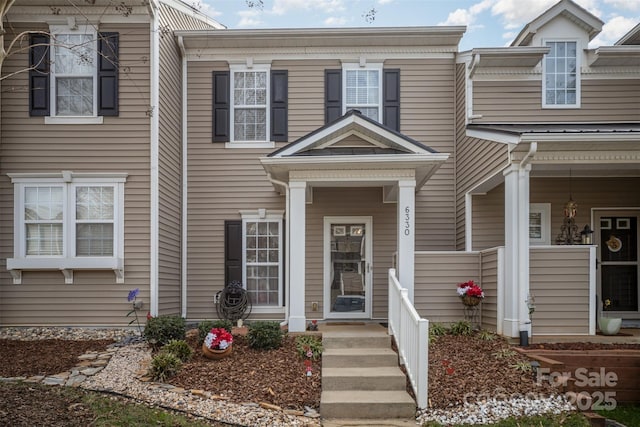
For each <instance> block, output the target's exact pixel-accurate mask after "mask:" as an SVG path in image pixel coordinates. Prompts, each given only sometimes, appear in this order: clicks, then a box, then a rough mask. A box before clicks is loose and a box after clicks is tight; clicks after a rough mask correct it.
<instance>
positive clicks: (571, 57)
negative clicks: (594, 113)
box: [542, 41, 580, 108]
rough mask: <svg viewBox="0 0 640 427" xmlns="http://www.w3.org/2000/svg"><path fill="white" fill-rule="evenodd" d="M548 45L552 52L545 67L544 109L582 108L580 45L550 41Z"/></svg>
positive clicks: (543, 86)
mask: <svg viewBox="0 0 640 427" xmlns="http://www.w3.org/2000/svg"><path fill="white" fill-rule="evenodd" d="M546 45H547V46H548V47H549V49H550V50H549V53H548V54H547V55H546V56H545V59H544V65H543V83H542V105H543V107H547V108H577V107H580V73H579V72H578V70H579V58H578V54H577V53H578V43H577V42H575V41H548V42H547V43H546Z"/></svg>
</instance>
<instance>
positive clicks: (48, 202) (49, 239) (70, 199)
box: [7, 171, 126, 282]
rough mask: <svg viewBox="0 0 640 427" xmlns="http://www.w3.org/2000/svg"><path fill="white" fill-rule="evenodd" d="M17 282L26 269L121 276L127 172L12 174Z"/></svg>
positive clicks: (69, 278) (69, 274)
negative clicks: (105, 271) (106, 271)
mask: <svg viewBox="0 0 640 427" xmlns="http://www.w3.org/2000/svg"><path fill="white" fill-rule="evenodd" d="M10 177H11V179H12V182H13V184H14V228H15V236H14V258H12V259H8V260H7V267H8V269H9V270H10V271H12V274H13V276H14V282H15V281H16V280H17V281H18V282H19V281H20V279H21V271H22V270H49V269H56V270H62V271H63V272H65V277H66V278H67V282H72V280H73V276H72V271H73V270H74V269H112V270H114V271H115V272H116V275H117V277H118V280H120V279H121V277H120V276H121V273H122V258H123V254H124V250H123V239H124V224H123V222H124V218H123V217H124V206H123V205H124V182H125V179H126V174H122V173H116V174H91V173H73V172H66V171H65V172H62V173H61V174H40V175H37V174H11V175H10Z"/></svg>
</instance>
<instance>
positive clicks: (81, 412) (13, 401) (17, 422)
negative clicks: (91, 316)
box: [0, 383, 224, 427]
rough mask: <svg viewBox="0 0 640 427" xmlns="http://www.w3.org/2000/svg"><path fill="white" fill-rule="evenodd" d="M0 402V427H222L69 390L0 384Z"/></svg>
mask: <svg viewBox="0 0 640 427" xmlns="http://www.w3.org/2000/svg"><path fill="white" fill-rule="evenodd" d="M0 402H3V404H2V405H0V406H2V407H3V408H2V409H3V410H2V411H0V425H3V426H5V425H7V426H8V425H12V426H34V425H41V426H45V425H50V426H54V425H55V426H63V425H64V426H68V427H83V426H88V425H91V426H94V427H107V426H109V427H111V426H167V427H211V426H217V427H219V426H223V425H224V424H221V423H217V422H214V421H209V420H206V419H203V418H198V417H194V416H187V415H183V414H181V413H179V412H173V411H169V410H164V409H161V408H158V407H152V406H148V405H144V404H140V403H136V402H134V401H133V400H129V399H126V398H123V397H119V396H112V395H107V394H101V393H97V392H93V391H89V390H83V389H80V388H72V387H57V386H45V385H42V384H32V383H0ZM5 404H6V405H5ZM25 408H28V410H25Z"/></svg>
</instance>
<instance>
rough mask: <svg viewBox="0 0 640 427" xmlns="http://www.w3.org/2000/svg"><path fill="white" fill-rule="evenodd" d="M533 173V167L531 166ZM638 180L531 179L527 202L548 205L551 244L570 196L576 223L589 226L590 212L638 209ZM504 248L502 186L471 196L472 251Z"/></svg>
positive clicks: (580, 226)
mask: <svg viewBox="0 0 640 427" xmlns="http://www.w3.org/2000/svg"><path fill="white" fill-rule="evenodd" d="M534 170H535V166H534ZM639 186H640V178H631V177H629V178H581V177H573V178H572V179H571V184H570V183H569V179H568V178H532V179H531V181H530V186H529V187H530V188H529V191H530V195H529V200H530V201H531V203H551V230H550V231H551V243H552V244H553V243H554V242H555V239H556V237H557V235H558V233H560V227H561V226H562V221H563V209H564V205H565V203H566V202H567V200H569V189H570V188H571V196H572V198H573V200H574V201H575V202H577V203H578V213H577V215H576V224H577V225H578V227H579V228H580V229H582V228H583V227H584V226H585V225H586V224H589V225H590V226H591V228H594V224H591V209H593V208H607V207H611V208H615V207H618V208H620V207H640V192H638V191H637V189H638V187H639ZM500 245H504V184H500V185H499V186H498V187H496V188H494V189H493V190H491V191H490V192H488V193H487V194H486V195H483V196H474V197H473V248H474V250H481V249H486V248H490V247H494V246H500Z"/></svg>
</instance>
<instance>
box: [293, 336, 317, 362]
mask: <svg viewBox="0 0 640 427" xmlns="http://www.w3.org/2000/svg"><path fill="white" fill-rule="evenodd" d="M296 350H297V351H298V354H299V355H300V357H302V358H303V359H306V358H307V351H308V350H311V353H313V356H311V358H312V359H313V360H318V359H319V358H320V356H321V355H322V340H321V339H320V338H318V337H315V336H313V335H300V336H299V337H297V338H296Z"/></svg>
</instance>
